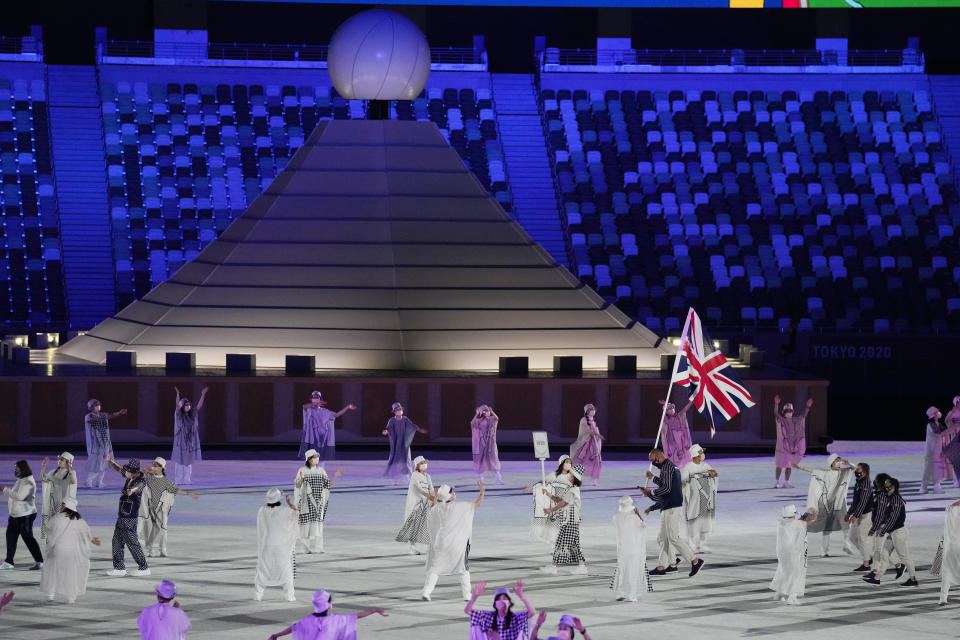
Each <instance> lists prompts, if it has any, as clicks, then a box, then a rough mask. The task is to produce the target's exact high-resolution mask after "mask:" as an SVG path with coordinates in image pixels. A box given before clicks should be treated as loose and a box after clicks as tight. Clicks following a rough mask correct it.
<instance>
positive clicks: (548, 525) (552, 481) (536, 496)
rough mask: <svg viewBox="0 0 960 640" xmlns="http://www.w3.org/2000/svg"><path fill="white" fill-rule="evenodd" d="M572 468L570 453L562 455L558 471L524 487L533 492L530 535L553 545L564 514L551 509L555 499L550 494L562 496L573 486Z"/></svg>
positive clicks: (524, 491) (524, 489)
mask: <svg viewBox="0 0 960 640" xmlns="http://www.w3.org/2000/svg"><path fill="white" fill-rule="evenodd" d="M571 468H573V460H572V459H571V458H570V456H568V455H562V456H560V460H559V463H558V464H557V469H556V471H553V472H552V473H548V474H547V476H546V482H543V481H541V482H538V483H536V484H532V485H529V486H526V487H524V488H523V493H527V492H531V493H532V494H533V523H532V524H531V525H530V537H531V538H533V539H534V540H541V541H543V542H546V543H547V544H549V545H550V546H551V547H552V546H553V545H554V544H555V543H556V541H557V534H558V533H559V531H560V525H561V524H562V522H561V518H560V516H561V515H562V514H561V513H559V512H556V511H552V510H551V508H552V507H553V499H552V498H551V497H550V496H561V495H563V494H565V493H566V492H567V491H568V490H569V489H570V487H571V486H573V485H572V484H571V483H570V478H571V477H572V475H571V474H570V469H571Z"/></svg>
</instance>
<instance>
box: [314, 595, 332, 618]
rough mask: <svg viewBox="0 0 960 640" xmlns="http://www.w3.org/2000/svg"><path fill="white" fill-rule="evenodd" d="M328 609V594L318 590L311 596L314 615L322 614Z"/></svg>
mask: <svg viewBox="0 0 960 640" xmlns="http://www.w3.org/2000/svg"><path fill="white" fill-rule="evenodd" d="M329 608H330V594H329V593H327V592H326V591H324V590H323V589H318V590H317V591H316V592H314V594H313V610H314V611H315V612H316V613H323V612H324V611H326V610H327V609H329Z"/></svg>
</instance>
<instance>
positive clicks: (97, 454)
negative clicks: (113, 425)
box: [83, 398, 127, 489]
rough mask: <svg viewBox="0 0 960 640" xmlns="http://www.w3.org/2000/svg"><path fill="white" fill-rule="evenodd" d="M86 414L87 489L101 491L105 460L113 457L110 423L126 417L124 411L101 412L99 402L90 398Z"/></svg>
mask: <svg viewBox="0 0 960 640" xmlns="http://www.w3.org/2000/svg"><path fill="white" fill-rule="evenodd" d="M87 411H88V412H89V413H87V415H86V416H84V418H83V426H84V431H85V432H86V435H87V488H88V489H103V487H104V484H103V474H104V473H106V471H107V467H108V466H109V465H108V464H107V459H108V458H109V457H111V456H113V443H112V442H111V441H110V421H111V420H113V419H114V418H117V417H119V416H125V415H127V410H126V409H120V410H119V411H114V412H113V413H111V412H109V411H103V408H102V407H101V406H100V401H99V400H97V399H96V398H91V399H90V400H88V401H87Z"/></svg>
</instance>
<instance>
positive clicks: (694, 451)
mask: <svg viewBox="0 0 960 640" xmlns="http://www.w3.org/2000/svg"><path fill="white" fill-rule="evenodd" d="M701 453H703V447H701V446H700V445H698V444H695V445H693V446H692V447H690V457H691V458H696V457H697V456H698V455H700V454H701Z"/></svg>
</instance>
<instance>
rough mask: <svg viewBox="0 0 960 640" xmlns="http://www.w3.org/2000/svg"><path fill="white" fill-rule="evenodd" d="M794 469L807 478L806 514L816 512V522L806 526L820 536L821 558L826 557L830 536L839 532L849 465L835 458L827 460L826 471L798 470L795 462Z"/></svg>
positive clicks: (844, 511) (828, 553) (834, 456)
mask: <svg viewBox="0 0 960 640" xmlns="http://www.w3.org/2000/svg"><path fill="white" fill-rule="evenodd" d="M793 468H794V469H800V470H801V471H806V472H807V473H809V474H810V488H809V489H808V490H807V511H816V512H817V514H818V515H817V521H816V522H815V523H814V524H813V525H811V526H810V529H809V531H810V533H820V532H821V531H822V532H823V557H824V558H826V557H829V556H830V534H831V533H832V532H834V531H842V530H843V525H844V516H845V515H846V511H847V485H848V484H849V483H850V471H851V470H852V469H853V465H852V464H850V461H849V460H847V459H845V458H841V457H840V456H838V455H837V454H835V453H834V454H831V455H830V457H829V458H827V468H826V469H811V468H810V467H801V466H800V465H799V464H797V463H796V462H794V463H793Z"/></svg>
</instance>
